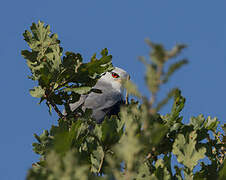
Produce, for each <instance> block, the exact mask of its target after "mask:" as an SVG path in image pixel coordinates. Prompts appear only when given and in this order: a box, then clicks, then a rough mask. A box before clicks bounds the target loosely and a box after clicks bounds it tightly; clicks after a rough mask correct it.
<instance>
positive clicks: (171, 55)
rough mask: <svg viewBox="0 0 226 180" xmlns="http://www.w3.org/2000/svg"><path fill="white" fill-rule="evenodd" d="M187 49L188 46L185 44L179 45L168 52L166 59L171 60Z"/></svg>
mask: <svg viewBox="0 0 226 180" xmlns="http://www.w3.org/2000/svg"><path fill="white" fill-rule="evenodd" d="M186 47H187V46H186V45H185V44H177V45H176V46H174V48H173V49H172V50H170V51H167V52H166V58H167V59H171V58H174V57H176V56H177V55H178V54H180V53H181V51H182V50H183V49H184V48H186Z"/></svg>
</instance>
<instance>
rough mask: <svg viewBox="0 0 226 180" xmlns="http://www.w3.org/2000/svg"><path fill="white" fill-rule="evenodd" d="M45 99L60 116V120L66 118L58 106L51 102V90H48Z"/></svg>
mask: <svg viewBox="0 0 226 180" xmlns="http://www.w3.org/2000/svg"><path fill="white" fill-rule="evenodd" d="M45 98H46V101H47V104H48V105H51V106H52V107H53V109H54V110H55V111H56V113H57V114H58V116H59V117H60V118H64V117H65V116H64V115H63V114H62V113H61V111H60V110H59V109H58V107H57V106H56V104H55V103H53V102H52V101H51V99H50V98H49V90H46V91H45Z"/></svg>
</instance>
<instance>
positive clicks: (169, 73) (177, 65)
mask: <svg viewBox="0 0 226 180" xmlns="http://www.w3.org/2000/svg"><path fill="white" fill-rule="evenodd" d="M187 63H188V60H186V59H183V60H181V61H179V62H176V63H173V64H172V65H170V67H169V69H168V71H167V73H166V74H165V75H164V77H163V80H162V82H163V83H167V82H168V80H169V78H170V76H172V74H173V73H174V72H176V71H177V70H178V69H180V68H181V67H182V66H183V65H185V64H187Z"/></svg>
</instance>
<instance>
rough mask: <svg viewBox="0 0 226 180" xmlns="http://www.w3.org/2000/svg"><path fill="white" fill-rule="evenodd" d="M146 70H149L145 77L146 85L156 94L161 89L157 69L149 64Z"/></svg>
mask: <svg viewBox="0 0 226 180" xmlns="http://www.w3.org/2000/svg"><path fill="white" fill-rule="evenodd" d="M146 69H147V70H146V76H145V81H146V84H147V86H148V88H149V90H150V91H151V93H156V92H157V91H158V88H159V80H158V77H157V71H156V67H155V66H153V65H150V64H149V65H147V66H146Z"/></svg>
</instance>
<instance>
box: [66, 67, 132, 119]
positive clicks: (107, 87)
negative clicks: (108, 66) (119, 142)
mask: <svg viewBox="0 0 226 180" xmlns="http://www.w3.org/2000/svg"><path fill="white" fill-rule="evenodd" d="M128 77H129V75H128V74H127V72H126V71H125V70H123V69H121V68H118V67H115V68H114V69H113V70H112V71H111V72H106V73H105V74H104V75H103V76H102V77H101V78H100V79H99V80H98V81H97V83H96V85H95V86H94V87H93V88H94V89H99V90H101V91H102V93H95V92H91V93H90V94H88V95H81V97H80V99H79V101H78V102H75V103H73V104H70V108H71V111H74V110H75V109H77V108H78V107H79V106H81V107H82V110H83V111H85V109H87V108H89V109H92V117H93V118H94V119H96V121H97V123H101V122H102V121H103V120H104V118H105V116H110V115H113V114H117V113H118V112H119V110H120V107H119V106H120V105H121V104H122V103H123V87H122V84H121V82H122V79H126V78H128Z"/></svg>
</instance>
